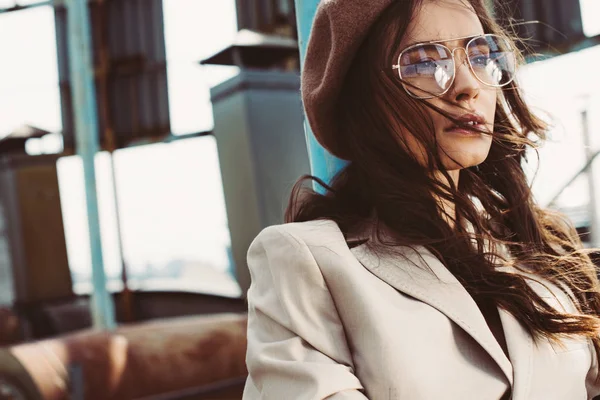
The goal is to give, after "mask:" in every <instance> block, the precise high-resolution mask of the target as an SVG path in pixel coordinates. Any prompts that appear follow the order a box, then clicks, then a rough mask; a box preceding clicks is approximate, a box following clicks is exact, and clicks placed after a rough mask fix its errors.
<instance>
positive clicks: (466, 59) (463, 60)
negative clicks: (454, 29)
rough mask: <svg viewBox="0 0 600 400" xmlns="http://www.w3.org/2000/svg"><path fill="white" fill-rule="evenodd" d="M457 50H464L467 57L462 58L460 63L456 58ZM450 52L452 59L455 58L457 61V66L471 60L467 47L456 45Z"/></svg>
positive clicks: (455, 61)
mask: <svg viewBox="0 0 600 400" xmlns="http://www.w3.org/2000/svg"><path fill="white" fill-rule="evenodd" d="M457 50H462V51H463V52H464V53H465V58H464V59H462V60H460V61H461V62H460V63H459V62H458V59H457V58H456V54H455V52H456V51H457ZM450 53H451V54H452V59H453V60H454V63H455V64H456V65H457V66H458V65H462V64H465V63H468V60H469V53H468V51H467V48H466V47H462V46H459V47H455V48H454V49H452V50H451V51H450Z"/></svg>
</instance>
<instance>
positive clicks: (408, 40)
mask: <svg viewBox="0 0 600 400" xmlns="http://www.w3.org/2000/svg"><path fill="white" fill-rule="evenodd" d="M483 33H484V31H483V27H482V25H481V22H480V21H479V18H478V17H477V15H476V14H475V12H474V11H473V10H472V8H471V7H470V5H468V4H467V2H466V1H464V0H463V1H461V0H441V1H439V0H437V1H434V0H425V1H424V2H423V6H422V8H421V9H420V10H419V11H418V12H417V14H416V15H415V16H414V18H413V20H412V21H411V23H410V25H409V26H408V30H407V33H406V35H405V36H404V39H403V43H402V45H401V46H402V48H406V47H408V46H410V45H413V44H416V43H421V42H429V41H440V40H442V41H443V42H442V44H444V45H445V46H447V47H448V48H449V49H450V50H454V49H455V48H457V47H462V48H464V46H465V45H466V41H465V40H463V39H461V40H453V39H455V38H464V37H471V36H476V35H481V34H483ZM467 41H468V39H467ZM454 56H455V64H456V75H455V80H454V83H453V84H452V86H451V87H450V89H449V90H448V92H446V93H445V94H444V95H442V96H441V97H437V98H433V99H429V100H420V101H428V102H430V103H431V104H433V105H435V106H437V107H439V108H441V109H442V110H444V111H446V112H448V113H449V114H451V115H453V116H455V117H457V118H459V119H461V118H469V114H473V115H476V116H478V117H480V118H481V119H483V120H484V121H485V125H480V127H481V128H482V129H484V130H486V131H489V132H490V133H491V132H492V131H493V124H494V113H495V111H496V97H497V90H498V89H496V88H494V87H490V86H486V85H484V84H483V83H481V82H480V81H479V80H477V78H476V77H475V76H474V75H473V72H472V71H471V69H470V68H469V65H468V61H467V59H466V54H465V52H464V51H463V50H460V49H459V50H456V51H455V52H454ZM455 104H457V105H455ZM426 112H427V113H429V114H430V116H431V119H432V121H433V124H434V128H435V135H436V139H437V144H438V148H439V151H440V157H441V159H442V162H443V165H444V168H445V169H446V170H448V171H453V172H452V174H454V175H455V176H456V177H455V181H456V179H457V177H458V171H459V170H460V169H462V168H467V167H471V166H474V165H478V164H480V163H482V162H483V161H484V160H485V159H486V157H487V155H488V153H489V150H490V146H491V143H492V138H491V135H487V134H481V133H477V132H474V131H472V130H465V129H459V128H457V127H456V126H455V124H454V123H453V122H452V121H450V120H449V119H448V118H446V117H444V116H443V115H441V114H439V113H437V112H436V111H434V110H431V109H429V108H426ZM408 136H411V135H408ZM405 139H406V142H407V145H408V147H409V150H410V151H412V152H413V154H415V155H416V156H417V157H418V159H419V160H420V161H421V162H423V163H425V160H426V158H425V157H426V156H425V155H424V151H423V149H422V147H421V145H420V144H418V142H417V141H416V140H414V138H412V137H405Z"/></svg>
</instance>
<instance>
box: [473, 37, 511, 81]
mask: <svg viewBox="0 0 600 400" xmlns="http://www.w3.org/2000/svg"><path fill="white" fill-rule="evenodd" d="M467 50H468V53H469V62H470V63H471V66H472V67H473V72H475V75H477V77H478V78H479V79H480V80H481V81H482V82H483V83H485V84H486V85H490V86H496V87H500V86H504V85H507V84H509V83H510V82H511V81H512V80H513V78H514V76H515V69H516V64H517V62H516V58H515V53H514V52H513V50H512V48H511V47H510V43H509V42H508V41H507V40H506V39H505V38H502V37H500V36H495V35H485V36H481V37H478V38H476V39H474V40H473V41H471V42H470V43H469V47H468V49H467Z"/></svg>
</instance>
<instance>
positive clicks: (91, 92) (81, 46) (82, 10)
mask: <svg viewBox="0 0 600 400" xmlns="http://www.w3.org/2000/svg"><path fill="white" fill-rule="evenodd" d="M67 23H68V35H69V36H68V42H69V60H70V63H69V65H70V68H71V90H72V93H73V110H74V114H75V115H74V117H75V140H76V146H77V154H78V155H79V156H80V157H81V160H82V161H83V173H84V181H85V198H86V206H87V214H88V229H89V236H90V249H91V256H92V282H93V292H92V302H91V303H92V304H91V313H92V318H93V323H94V327H95V328H99V329H110V330H112V329H114V328H115V327H116V322H115V312H114V305H113V302H112V297H110V295H109V293H108V292H107V290H106V276H105V274H104V261H103V260H102V243H101V239H100V220H99V218H98V197H97V193H96V168H95V165H94V157H95V155H96V153H98V148H99V145H98V130H99V127H98V115H97V112H96V88H95V86H94V69H93V65H92V53H91V48H92V39H91V29H90V18H89V14H88V9H87V1H86V0H67Z"/></svg>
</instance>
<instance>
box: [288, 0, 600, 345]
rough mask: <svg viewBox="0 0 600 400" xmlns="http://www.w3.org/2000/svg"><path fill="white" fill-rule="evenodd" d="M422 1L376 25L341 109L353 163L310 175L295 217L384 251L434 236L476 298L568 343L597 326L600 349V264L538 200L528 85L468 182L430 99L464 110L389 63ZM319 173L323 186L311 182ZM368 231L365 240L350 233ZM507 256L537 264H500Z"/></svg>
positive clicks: (498, 123) (489, 21)
mask: <svg viewBox="0 0 600 400" xmlns="http://www.w3.org/2000/svg"><path fill="white" fill-rule="evenodd" d="M464 1H465V3H468V5H470V6H471V7H473V9H474V10H475V12H476V14H477V15H478V16H479V19H480V21H481V23H482V26H483V28H484V31H485V33H495V34H501V35H504V36H506V37H508V38H511V39H510V40H511V41H512V44H513V45H515V39H514V38H513V36H512V35H510V34H509V33H508V32H507V31H506V30H505V29H503V28H502V27H500V26H499V25H498V24H497V23H496V22H495V21H494V20H493V18H492V17H491V16H490V13H489V12H488V10H487V9H486V6H485V4H484V1H483V0H464ZM421 2H422V0H398V1H394V2H393V3H392V4H391V5H390V6H389V8H388V9H387V10H386V11H385V12H384V13H383V14H382V15H381V16H380V18H379V19H378V20H377V22H376V23H375V24H374V25H373V27H372V29H371V31H370V32H369V35H368V37H367V39H366V40H365V42H364V43H363V44H362V46H361V47H360V49H359V51H358V53H357V55H356V57H355V59H354V60H353V64H352V66H351V68H350V71H349V73H348V76H347V78H346V80H345V84H344V87H343V89H342V93H341V95H340V97H339V98H340V100H339V103H338V105H337V109H336V113H337V115H336V116H337V118H338V121H339V126H340V129H339V132H340V138H339V141H340V145H343V146H344V154H348V155H349V156H348V158H349V160H348V161H349V163H348V165H347V166H346V167H345V168H344V169H343V170H342V171H340V173H338V175H337V176H336V177H335V178H334V179H333V180H332V182H331V183H330V184H329V185H328V184H326V183H325V182H323V181H321V180H319V179H318V178H316V177H313V176H309V175H307V176H303V177H302V178H300V179H299V181H298V182H297V183H296V185H295V186H294V189H293V190H292V194H291V197H290V200H289V204H288V208H287V210H286V215H285V220H286V222H302V221H309V220H315V219H330V220H333V221H335V222H336V223H337V224H338V226H339V227H340V229H341V231H342V232H343V233H344V235H345V236H346V238H347V239H348V241H349V246H350V247H353V246H356V245H359V244H365V245H367V246H369V247H371V248H372V250H374V251H376V252H378V253H379V254H382V253H384V252H391V253H394V252H395V251H394V249H398V248H399V247H402V246H409V247H413V248H415V247H418V246H423V247H425V248H426V249H427V250H429V251H431V252H432V253H433V254H434V255H435V256H436V257H437V258H439V260H440V261H441V262H442V263H443V264H444V265H445V266H446V267H447V268H448V269H449V270H450V271H451V272H452V273H453V274H454V276H455V277H456V278H457V279H458V280H459V281H460V282H461V284H462V285H463V286H464V287H465V289H466V290H467V291H468V292H469V293H470V294H471V296H472V297H473V298H474V299H475V301H477V302H478V303H479V304H483V303H482V302H487V304H494V305H497V306H498V307H501V308H503V309H504V310H506V311H508V312H510V313H511V314H512V315H513V316H514V317H516V318H517V319H518V320H519V321H520V322H521V324H522V325H523V326H524V327H525V328H526V330H527V331H528V332H529V333H530V334H531V336H532V337H533V338H534V339H536V340H537V339H539V338H541V337H545V338H547V339H549V340H551V341H553V342H555V343H558V344H560V342H561V339H562V338H565V337H571V336H573V335H581V336H585V337H588V338H591V339H592V341H593V344H594V348H595V350H596V356H598V354H600V335H598V332H599V327H600V318H599V315H600V291H599V283H598V278H597V271H596V268H595V266H594V264H593V263H592V262H591V259H590V257H589V254H588V251H586V250H584V248H583V246H582V244H581V241H580V239H579V237H578V235H577V232H576V231H575V229H574V228H573V227H572V225H571V224H570V223H569V221H568V219H567V218H565V217H564V216H562V215H560V214H558V213H556V212H553V211H550V210H545V209H542V208H541V207H540V206H539V205H537V204H536V202H535V201H534V199H533V196H532V193H531V189H530V187H529V185H528V182H527V179H526V176H525V173H524V170H523V167H522V163H523V161H524V158H525V156H526V153H527V150H528V149H534V150H535V149H536V147H537V145H538V144H539V143H540V142H543V141H544V140H545V138H546V136H545V133H546V131H547V127H546V125H545V123H544V122H543V121H541V120H540V119H539V118H537V117H536V116H535V115H534V114H533V113H532V112H531V111H530V109H529V108H528V106H527V105H526V104H525V102H524V100H523V98H522V96H521V94H520V92H519V87H518V85H517V83H516V82H515V81H513V82H512V83H510V84H509V85H508V86H506V87H504V88H502V89H501V90H499V95H498V99H497V106H496V113H495V122H494V130H493V133H492V144H491V148H490V152H489V155H488V157H487V158H486V160H485V161H484V162H483V163H481V164H480V165H478V166H474V167H469V168H464V169H462V170H461V171H460V180H459V183H458V186H457V187H456V186H455V185H453V184H452V179H450V177H449V175H448V173H447V171H445V170H444V168H443V167H440V166H442V159H441V157H440V154H439V153H440V149H439V148H438V146H437V144H436V143H435V134H434V127H433V122H432V121H431V118H430V117H429V116H428V114H427V109H428V108H429V109H435V111H437V112H440V113H442V114H444V115H445V116H446V117H447V118H449V119H452V120H453V121H454V119H453V117H452V115H448V114H447V113H445V112H444V111H443V110H441V109H439V108H436V107H434V106H433V105H431V104H429V103H428V102H424V101H420V100H415V99H413V98H411V97H410V96H409V95H407V94H406V92H405V90H404V88H403V87H402V82H400V79H399V78H398V76H397V74H396V73H394V72H393V71H392V70H391V69H387V68H382V66H389V65H392V64H393V61H395V58H396V57H397V55H398V52H399V46H400V43H401V41H402V39H403V37H404V35H405V34H406V30H407V27H408V25H409V23H410V20H411V18H412V16H413V15H415V12H416V11H418V9H419V7H420V6H421ZM520 61H521V62H522V61H523V60H520ZM454 122H455V123H457V124H459V123H460V121H454ZM396 132H410V133H411V134H412V135H413V136H414V137H415V139H416V140H417V141H418V142H419V143H420V144H421V145H422V146H423V147H424V148H425V149H426V150H427V154H428V155H429V156H428V157H427V158H428V160H427V162H426V163H425V164H426V165H423V163H419V162H418V161H417V160H416V159H415V156H414V154H412V153H411V152H410V151H409V150H408V149H407V146H406V144H405V143H403V142H402V136H401V135H398V134H397V133H396ZM342 136H343V137H342ZM432 171H439V172H441V173H442V174H443V175H444V176H445V177H446V181H447V182H450V184H448V183H446V184H443V183H441V182H440V180H439V179H434V178H432V176H433V175H432ZM315 181H316V182H317V183H318V184H319V185H320V186H321V187H322V189H323V190H322V193H319V192H317V191H315V190H313V189H311V188H310V185H306V183H310V182H315ZM440 200H441V201H448V202H452V204H454V207H455V215H454V216H449V215H447V213H446V211H445V210H444V207H442V206H441V202H440ZM449 218H450V219H451V220H452V221H453V222H456V221H467V223H468V225H470V226H471V227H472V229H467V227H466V226H465V225H466V224H462V223H449V222H448V221H449ZM365 231H366V232H368V234H367V235H366V237H365V238H364V239H363V240H361V241H359V242H352V241H351V240H350V238H352V237H354V236H355V235H356V234H358V233H361V232H362V233H364V232H365ZM390 232H391V234H389V233H390ZM373 238H375V239H376V240H374V239H373ZM490 244H492V245H491V246H490ZM500 248H503V249H506V250H507V251H506V252H504V251H499V249H500ZM397 253H400V252H397ZM499 263H500V264H503V265H508V266H513V267H514V268H517V269H518V270H520V271H522V272H525V273H527V274H516V273H511V272H510V270H506V269H503V268H498V265H499ZM535 277H539V278H543V280H545V281H549V282H550V283H552V284H554V285H556V286H557V287H558V288H560V289H561V290H563V291H564V292H565V293H566V294H567V295H568V296H569V298H571V300H572V301H573V303H574V304H575V307H576V309H577V313H574V314H569V313H564V312H561V311H560V310H557V309H555V308H553V307H552V306H551V305H550V304H548V303H547V302H546V301H545V300H544V299H543V298H541V297H540V296H539V295H538V294H537V293H536V292H535V291H534V290H533V289H532V288H531V286H530V285H529V284H528V282H527V280H528V279H533V280H535ZM540 283H542V281H540Z"/></svg>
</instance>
